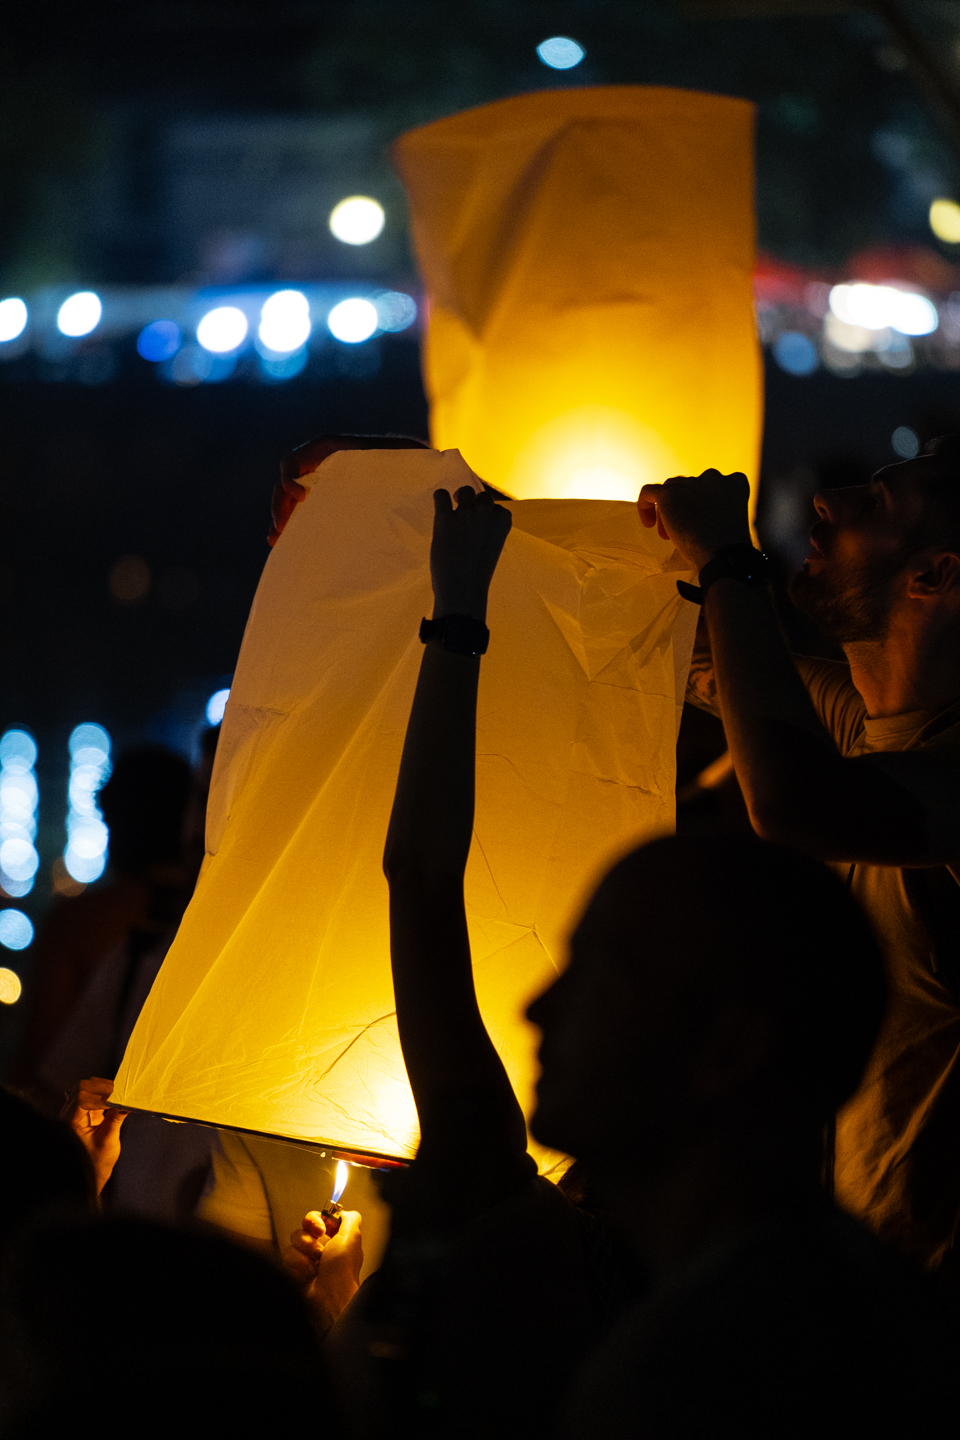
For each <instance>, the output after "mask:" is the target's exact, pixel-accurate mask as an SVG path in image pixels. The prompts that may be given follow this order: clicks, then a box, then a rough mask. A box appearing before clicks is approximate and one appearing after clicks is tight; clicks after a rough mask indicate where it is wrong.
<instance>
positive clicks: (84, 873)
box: [63, 724, 110, 885]
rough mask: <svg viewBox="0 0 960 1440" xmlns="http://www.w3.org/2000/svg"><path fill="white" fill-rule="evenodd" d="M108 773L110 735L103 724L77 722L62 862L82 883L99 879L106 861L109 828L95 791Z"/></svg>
mask: <svg viewBox="0 0 960 1440" xmlns="http://www.w3.org/2000/svg"><path fill="white" fill-rule="evenodd" d="M109 774H110V736H109V735H108V734H107V732H106V730H104V728H103V726H102V725H90V724H87V725H78V726H76V728H75V729H74V730H73V732H72V734H71V736H70V780H69V785H68V788H67V797H68V800H69V808H68V810H67V848H66V849H65V850H64V852H63V863H64V865H65V866H66V867H67V871H68V873H69V874H70V875H72V877H73V879H74V880H79V881H80V882H81V884H83V885H89V884H90V882H91V881H93V880H98V879H99V878H100V876H101V875H102V874H103V871H104V867H105V866H106V863H107V845H108V842H109V838H110V836H109V831H108V830H107V827H106V825H105V824H104V820H103V816H102V815H101V813H100V810H99V807H98V805H97V791H98V790H99V789H100V787H101V785H102V784H103V783H104V781H105V780H106V779H107V776H108V775H109Z"/></svg>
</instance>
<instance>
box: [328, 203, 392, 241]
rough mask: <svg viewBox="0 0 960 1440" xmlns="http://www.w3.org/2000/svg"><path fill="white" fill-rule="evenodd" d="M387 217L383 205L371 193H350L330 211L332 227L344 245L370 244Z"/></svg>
mask: <svg viewBox="0 0 960 1440" xmlns="http://www.w3.org/2000/svg"><path fill="white" fill-rule="evenodd" d="M386 218H387V217H386V215H385V214H384V211H383V206H382V205H381V204H379V202H378V201H376V200H371V198H370V196H369V195H350V196H348V197H347V199H346V200H341V201H340V204H339V205H335V206H334V207H333V209H332V210H331V211H330V229H331V231H332V232H333V234H334V235H335V236H336V238H337V239H338V240H342V241H343V243H344V245H369V244H370V241H371V240H376V238H377V236H378V235H379V234H380V232H381V230H382V229H383V226H384V221H385V220H386Z"/></svg>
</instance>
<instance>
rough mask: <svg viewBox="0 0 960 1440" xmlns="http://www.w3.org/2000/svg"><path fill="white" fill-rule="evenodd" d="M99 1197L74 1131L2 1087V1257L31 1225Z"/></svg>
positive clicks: (79, 1208)
mask: <svg viewBox="0 0 960 1440" xmlns="http://www.w3.org/2000/svg"><path fill="white" fill-rule="evenodd" d="M95 1194H96V1191H95V1186H94V1177H93V1173H92V1170H91V1166H90V1164H89V1161H88V1158H87V1155H86V1154H85V1153H84V1147H83V1145H82V1144H81V1142H80V1141H79V1140H78V1139H77V1137H76V1135H74V1134H73V1133H71V1130H70V1128H69V1127H68V1126H67V1125H63V1124H61V1123H60V1122H59V1121H57V1120H50V1119H48V1117H47V1116H46V1115H42V1114H41V1113H40V1111H39V1110H37V1109H36V1107H35V1106H34V1105H31V1103H30V1102H29V1101H28V1100H25V1099H24V1098H23V1097H22V1096H20V1095H16V1094H14V1093H13V1092H12V1091H11V1090H8V1089H7V1088H6V1087H5V1086H2V1085H0V1256H2V1254H3V1252H4V1251H5V1250H6V1248H7V1246H8V1245H9V1244H10V1242H11V1240H13V1239H14V1238H15V1236H16V1235H17V1232H18V1231H20V1230H21V1229H22V1228H23V1226H24V1225H26V1224H27V1223H28V1222H29V1221H31V1220H35V1219H37V1218H42V1217H43V1216H45V1215H48V1214H51V1213H53V1214H57V1213H59V1212H62V1211H67V1212H69V1211H85V1210H87V1209H89V1208H90V1207H91V1206H92V1204H93V1202H94V1198H95Z"/></svg>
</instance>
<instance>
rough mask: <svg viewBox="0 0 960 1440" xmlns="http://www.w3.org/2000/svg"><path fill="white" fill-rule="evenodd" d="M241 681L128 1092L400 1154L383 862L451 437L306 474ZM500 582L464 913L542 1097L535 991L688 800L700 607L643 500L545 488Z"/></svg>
mask: <svg viewBox="0 0 960 1440" xmlns="http://www.w3.org/2000/svg"><path fill="white" fill-rule="evenodd" d="M301 483H303V484H306V485H308V486H312V493H311V494H310V495H309V497H308V498H307V500H306V501H305V502H304V504H302V505H300V506H299V507H298V509H297V511H296V513H295V515H294V517H293V519H292V520H291V521H290V523H289V525H288V527H287V529H286V531H285V532H284V534H283V537H282V539H281V541H280V543H279V544H278V545H277V546H276V547H275V549H274V550H273V552H272V554H271V556H270V559H269V560H268V562H267V565H266V568H265V570H264V574H263V578H262V579H261V582H260V586H259V589H258V591H257V594H256V598H255V600H254V603H253V608H252V610H251V614H250V620H249V623H248V626H247V631H246V634H245V636H244V641H243V647H242V650H241V653H240V659H239V662H238V665H237V670H236V674H235V676H234V680H233V685H232V688H231V690H230V698H229V701H228V703H227V706H226V712H225V714H224V719H223V729H222V732H221V738H220V743H219V748H218V751H217V760H216V766H215V770H214V776H213V786H212V789H211V794H210V804H209V810H208V819H207V851H208V854H207V858H206V862H205V865H204V869H203V871H202V873H201V878H200V883H199V885H198V887H197V892H196V894H195V896H194V899H193V901H192V902H191V904H190V907H189V909H188V910H187V913H186V916H185V917H184V920H183V923H182V925H181V927H180V931H179V933H178V935H177V938H176V940H175V942H174V944H173V947H172V949H171V950H170V952H169V954H168V956H167V958H166V960H165V961H164V964H163V968H162V969H161V971H160V975H159V977H158V979H157V982H156V984H155V985H154V987H153V990H152V992H151V994H150V996H149V998H148V1000H147V1003H146V1006H145V1007H144V1010H143V1012H142V1014H141V1016H140V1019H139V1021H138V1023H137V1026H136V1028H135V1030H134V1033H133V1036H132V1038H131V1041H130V1044H129V1046H128V1049H127V1053H126V1055H125V1056H124V1060H123V1064H122V1066H121V1068H120V1072H119V1074H118V1076H117V1081H116V1087H115V1090H114V1098H115V1100H116V1101H117V1102H118V1103H121V1104H123V1105H127V1106H130V1107H133V1108H140V1109H146V1110H152V1111H155V1112H159V1113H161V1114H166V1115H168V1116H172V1117H179V1118H186V1119H194V1120H203V1121H207V1122H210V1123H214V1124H217V1125H221V1126H227V1127H236V1128H238V1129H241V1130H254V1131H260V1132H263V1133H268V1134H275V1135H280V1136H286V1137H289V1138H291V1139H297V1140H306V1141H311V1142H314V1143H319V1144H324V1145H326V1146H328V1147H330V1148H331V1149H340V1150H344V1151H348V1152H353V1153H359V1154H365V1155H368V1156H386V1157H395V1158H404V1157H409V1156H412V1155H413V1153H414V1151H415V1148H416V1142H417V1131H416V1116H415V1112H414V1108H413V1103H412V1098H411V1095H410V1091H409V1088H408V1085H407V1081H406V1076H405V1072H404V1068H403V1062H402V1058H401V1055H400V1048H399V1042H398V1039H397V1030H396V1023H395V1018H394V1014H393V992H392V984H391V977H390V965H389V950H388V916H387V888H386V881H385V880H384V878H383V874H382V870H381V857H382V852H383V844H384V838H385V835H386V829H387V820H388V817H389V813H390V807H391V804H392V800H393V792H394V787H395V784H396V777H397V770H398V766H399V762H400V751H401V747H402V743H403V736H404V732H405V729H406V724H407V718H408V716H409V712H410V705H411V702H412V699H413V691H414V686H415V684H416V678H417V672H418V669H419V665H420V656H421V653H422V650H421V646H420V643H419V641H418V639H417V628H418V625H419V621H420V617H421V616H422V615H424V614H429V613H430V610H429V607H430V604H431V594H430V579H429V569H428V552H429V543H430V534H431V529H432V521H433V504H432V498H431V497H432V494H433V491H434V490H435V489H437V488H438V487H441V486H442V487H445V488H447V489H449V490H455V489H457V488H459V486H460V485H462V484H470V483H474V484H475V483H476V481H475V477H474V476H472V475H471V473H470V471H469V470H468V469H467V467H466V466H465V465H464V463H463V461H462V460H461V458H460V456H459V454H458V453H457V452H456V451H449V452H447V453H446V454H439V453H437V452H435V451H429V450H390V451H341V452H339V453H336V454H334V455H332V456H330V457H329V458H328V459H327V460H325V461H324V462H323V464H322V465H321V466H320V467H319V469H318V470H317V471H315V472H314V474H313V475H311V476H307V477H305V478H302V479H301ZM511 508H512V510H513V514H514V525H513V530H512V532H511V534H510V537H509V539H508V541H507V544H506V548H505V550H504V554H503V557H502V559H501V561H500V565H499V567H498V569H497V573H496V575H495V577H494V583H493V589H492V593H491V598H490V609H489V623H490V628H491V635H492V640H491V645H490V650H489V653H488V655H487V656H486V657H485V659H484V661H483V665H482V669H481V679H480V698H479V720H478V763H477V816H476V830H475V834H476V842H475V844H474V846H473V851H472V854H471V857H470V864H469V867H468V872H467V905H468V914H469V921H470V933H471V942H472V945H473V953H474V961H475V972H476V976H477V984H478V991H479V997H480V1003H481V1006H482V1009H483V1014H484V1018H485V1020H486V1022H487V1024H488V1026H489V1027H490V1030H491V1033H492V1035H493V1037H494V1040H495V1043H496V1044H497V1046H498V1048H499V1050H500V1052H501V1054H502V1055H503V1057H504V1060H505V1063H506V1065H507V1067H508V1069H509V1071H510V1074H511V1077H512V1079H513V1081H514V1084H515V1085H516V1086H517V1089H518V1093H519V1094H520V1095H521V1097H522V1099H523V1100H524V1102H528V1101H529V1099H530V1093H531V1085H532V1081H533V1074H534V1061H533V1046H532V1037H531V1035H530V1033H529V1030H528V1027H527V1026H526V1024H525V1022H523V1021H522V1019H521V1018H520V1016H521V1014H522V1010H523V1006H524V1004H525V1002H526V1001H527V1000H528V999H529V998H530V996H531V995H532V994H533V993H534V992H535V991H537V990H538V989H540V988H542V986H543V985H544V983H545V982H546V980H547V979H548V978H549V976H550V975H551V974H553V973H554V966H555V964H557V963H558V962H560V961H561V956H562V947H563V937H564V934H565V931H566V928H567V926H568V925H569V923H570V920H571V918H572V917H573V916H574V914H575V913H576V910H577V908H578V906H579V905H580V904H581V902H582V899H583V897H584V893H585V891H586V890H587V889H588V887H589V886H590V885H591V884H592V883H593V881H594V880H595V878H596V876H597V874H598V872H599V870H600V869H601V868H602V867H603V866H604V865H605V864H606V863H607V862H608V861H609V859H610V858H611V856H613V855H615V854H616V853H618V852H620V851H622V850H623V849H625V848H626V847H627V846H630V845H632V844H634V843H636V842H637V840H638V839H639V838H640V837H642V836H644V835H649V834H650V833H652V832H655V831H663V830H668V829H670V828H671V827H672V825H673V819H674V778H675V746H676V734H677V725H678V721H679V713H680V702H681V698H682V691H683V684H684V679H685V675H686V670H687V666H688V663H689V655H690V648H691V644H692V638H693V637H692V626H693V624H694V623H695V620H696V616H697V611H696V609H695V607H693V606H691V605H687V604H685V603H684V602H682V601H681V600H680V599H679V597H678V595H677V592H676V586H675V583H674V582H675V579H676V572H675V571H674V570H673V569H672V568H671V567H673V566H675V565H676V557H675V554H674V552H673V551H672V548H671V546H670V545H669V544H668V543H666V542H664V541H662V540H660V539H659V538H658V537H657V535H656V532H655V531H652V530H643V529H642V528H641V526H640V523H639V519H638V516H637V512H636V508H635V506H634V505H632V504H623V503H603V502H596V501H593V502H584V501H582V500H529V501H521V502H516V503H514V504H513V505H512V506H511Z"/></svg>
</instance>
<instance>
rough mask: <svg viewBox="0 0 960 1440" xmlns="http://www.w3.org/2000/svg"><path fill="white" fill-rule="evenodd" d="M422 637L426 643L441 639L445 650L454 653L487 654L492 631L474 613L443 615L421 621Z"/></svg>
mask: <svg viewBox="0 0 960 1440" xmlns="http://www.w3.org/2000/svg"><path fill="white" fill-rule="evenodd" d="M420 639H421V640H422V641H423V643H424V645H426V643H427V641H428V640H439V642H440V644H441V645H442V646H443V648H444V650H452V651H453V653H454V655H485V654H486V653H487V646H488V645H489V644H490V631H489V630H488V629H487V627H486V625H484V623H483V621H482V620H475V619H474V617H473V616H472V615H441V616H440V617H439V619H437V620H427V619H423V620H421V621H420Z"/></svg>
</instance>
